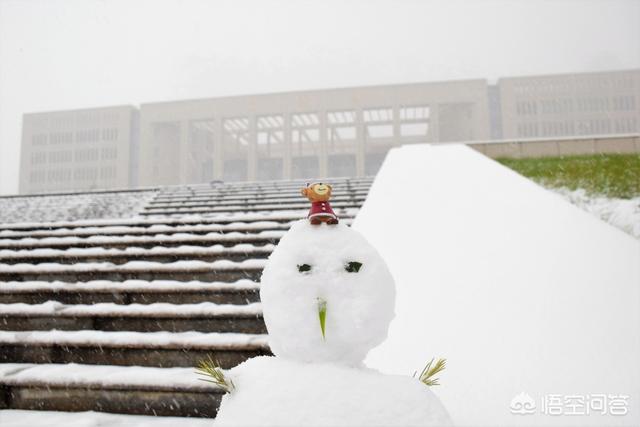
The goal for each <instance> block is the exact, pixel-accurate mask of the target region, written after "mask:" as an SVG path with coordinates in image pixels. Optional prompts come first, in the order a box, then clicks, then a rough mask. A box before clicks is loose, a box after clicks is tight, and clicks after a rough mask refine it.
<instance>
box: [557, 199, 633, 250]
mask: <svg viewBox="0 0 640 427" xmlns="http://www.w3.org/2000/svg"><path fill="white" fill-rule="evenodd" d="M553 190H554V191H555V192H557V193H558V194H560V195H562V196H563V197H565V198H566V199H567V200H569V201H570V202H571V203H573V204H574V205H576V206H578V207H580V208H582V209H584V210H585V211H587V212H589V213H591V214H593V215H595V216H597V217H598V218H600V219H601V220H603V221H606V222H608V223H609V224H611V225H613V226H615V227H618V228H619V229H621V230H622V231H624V232H626V233H629V234H631V235H632V236H634V237H635V238H636V239H640V197H635V198H633V199H617V198H609V197H602V196H590V195H588V194H587V192H586V191H584V190H582V189H581V190H573V191H572V190H569V189H567V188H556V189H553Z"/></svg>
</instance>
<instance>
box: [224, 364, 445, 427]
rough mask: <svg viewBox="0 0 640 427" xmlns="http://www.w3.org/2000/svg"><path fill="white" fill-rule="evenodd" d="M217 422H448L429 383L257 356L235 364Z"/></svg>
mask: <svg viewBox="0 0 640 427" xmlns="http://www.w3.org/2000/svg"><path fill="white" fill-rule="evenodd" d="M228 377H229V378H230V379H231V380H232V381H233V383H234V385H235V387H236V389H235V390H234V391H232V392H231V393H230V394H227V395H225V396H224V397H223V398H222V403H221V405H220V409H219V412H218V416H217V417H216V419H215V421H214V424H213V425H215V426H251V425H253V426H256V425H260V426H446V425H451V421H450V419H449V416H448V415H447V412H446V410H445V409H444V408H443V407H442V404H441V403H440V402H439V400H438V398H437V397H436V396H435V395H434V394H433V393H432V392H431V390H429V388H428V387H427V386H425V385H424V384H422V383H420V382H419V381H418V380H416V379H414V378H411V377H407V376H396V375H382V374H380V373H379V372H376V371H374V370H369V369H357V368H352V367H347V366H339V365H335V364H325V363H313V364H310V363H303V362H295V361H291V360H284V359H281V358H276V357H256V358H253V359H250V360H248V361H246V362H244V363H242V364H241V365H238V366H237V367H235V368H233V369H231V370H230V371H229V372H228Z"/></svg>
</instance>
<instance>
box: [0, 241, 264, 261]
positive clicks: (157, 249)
mask: <svg viewBox="0 0 640 427" xmlns="http://www.w3.org/2000/svg"><path fill="white" fill-rule="evenodd" d="M273 248H274V245H273V244H270V243H267V244H264V245H260V246H258V245H253V244H251V243H239V244H237V245H233V246H223V245H220V244H217V245H213V246H189V245H183V246H177V247H166V246H153V247H151V248H141V247H128V248H125V249H118V248H102V247H99V246H98V247H92V248H68V249H52V248H35V249H18V250H12V249H0V262H1V261H7V260H13V259H21V258H34V259H35V258H54V257H56V258H57V257H60V258H63V257H64V258H75V259H77V258H82V257H101V258H102V257H103V258H109V257H121V256H135V257H141V256H145V255H165V256H176V257H185V256H201V255H222V254H247V256H249V255H250V254H254V253H271V252H272V251H273Z"/></svg>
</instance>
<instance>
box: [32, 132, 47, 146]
mask: <svg viewBox="0 0 640 427" xmlns="http://www.w3.org/2000/svg"><path fill="white" fill-rule="evenodd" d="M31 145H32V146H33V147H39V146H42V145H47V134H38V135H33V136H32V137H31Z"/></svg>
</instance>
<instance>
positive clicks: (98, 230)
mask: <svg viewBox="0 0 640 427" xmlns="http://www.w3.org/2000/svg"><path fill="white" fill-rule="evenodd" d="M345 221H347V222H349V223H350V222H351V221H350V219H345ZM292 224H293V222H292V221H287V222H276V221H254V222H234V223H230V224H185V225H181V224H178V225H159V224H153V225H150V226H135V225H131V226H123V225H119V226H101V227H76V228H54V229H47V230H31V231H13V230H5V231H3V232H0V239H3V240H4V239H13V240H16V239H21V238H25V237H27V238H40V239H41V238H46V237H91V236H144V235H158V234H163V235H171V234H178V233H189V234H196V235H201V234H207V233H212V232H217V233H234V232H235V233H259V232H261V231H274V230H288V229H289V228H290V227H291V225H292Z"/></svg>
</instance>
